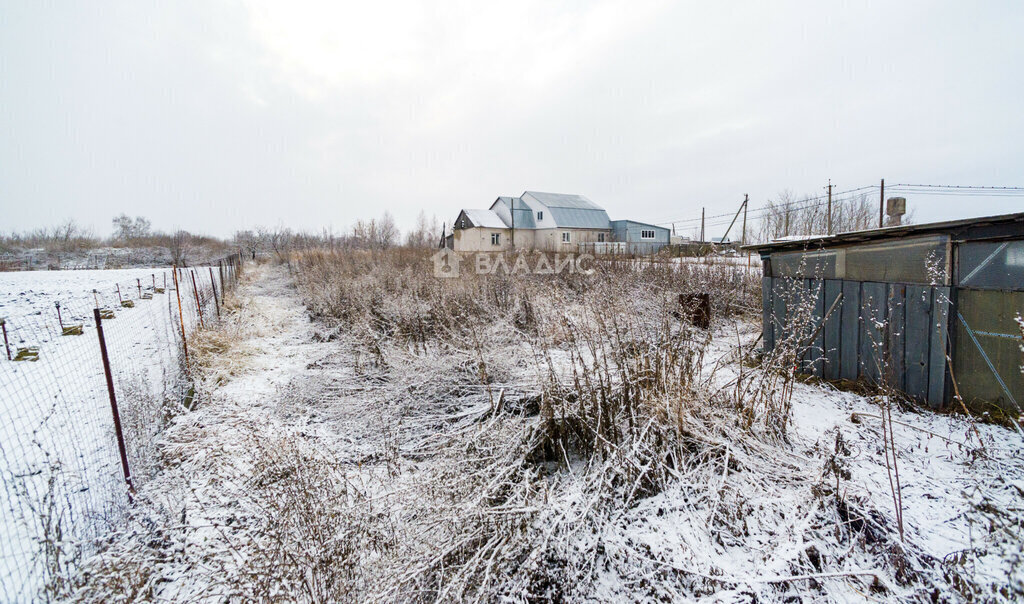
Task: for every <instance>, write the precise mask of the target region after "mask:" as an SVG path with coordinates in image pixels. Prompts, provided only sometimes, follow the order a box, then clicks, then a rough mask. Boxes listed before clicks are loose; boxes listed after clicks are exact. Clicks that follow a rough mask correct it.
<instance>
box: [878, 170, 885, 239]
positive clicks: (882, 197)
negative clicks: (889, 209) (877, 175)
mask: <svg viewBox="0 0 1024 604" xmlns="http://www.w3.org/2000/svg"><path fill="white" fill-rule="evenodd" d="M884 212H885V179H884V178H883V179H882V188H881V189H879V192H878V228H882V214H883V213H884Z"/></svg>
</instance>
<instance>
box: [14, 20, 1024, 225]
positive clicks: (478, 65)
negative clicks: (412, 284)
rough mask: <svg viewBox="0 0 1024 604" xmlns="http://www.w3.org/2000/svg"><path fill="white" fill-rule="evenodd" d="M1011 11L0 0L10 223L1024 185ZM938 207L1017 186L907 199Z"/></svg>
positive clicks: (227, 219)
mask: <svg viewBox="0 0 1024 604" xmlns="http://www.w3.org/2000/svg"><path fill="white" fill-rule="evenodd" d="M1021 32H1024V8H1022V7H1021V5H1019V4H1017V3H1013V2H980V3H974V2H971V3H968V2H867V3H865V2H798V3H790V2H786V3H781V2H772V3H764V2H750V3H740V2H729V3H720V2H693V3H677V2H657V1H654V2H648V1H646V0H629V1H623V2H618V1H603V2H602V1H598V2H559V1H532V0H526V1H524V0H516V1H514V2H508V1H505V2H479V1H466V2H444V3H442V2H429V3H414V2H402V1H398V2H391V1H380V0H375V1H373V2H359V3H341V2H322V3H320V2H298V1H294V0H293V1H289V2H269V1H248V2H245V1H243V2H234V1H230V2H227V1H221V0H198V1H178V2H162V1H161V2H156V1H152V2H150V1H139V0H132V1H125V2H102V1H89V2H84V1H83V2H38V1H35V0H30V1H24V2H20V1H12V0H0V231H6V230H12V229H17V230H22V229H27V228H31V227H35V226H41V225H44V224H53V223H56V222H58V221H59V220H62V219H65V218H69V217H70V218H74V219H76V220H78V221H79V222H81V223H83V224H86V225H90V226H92V227H93V228H94V229H95V230H96V231H97V232H98V233H99V234H106V233H108V232H109V225H110V217H111V216H112V215H114V214H117V213H120V212H127V213H129V214H142V215H145V216H147V217H149V218H150V219H152V221H153V222H154V225H156V226H158V227H161V228H164V229H169V228H171V227H183V228H187V229H190V230H196V231H203V232H207V233H212V234H218V235H225V234H229V233H230V232H232V231H233V230H235V229H236V228H238V227H244V226H253V225H256V224H267V225H276V224H284V225H286V226H291V227H293V228H301V229H320V228H324V227H333V228H334V229H335V230H336V231H338V230H341V229H344V228H346V227H347V226H348V225H350V224H351V223H352V222H353V221H354V220H355V219H357V218H360V217H370V216H374V215H378V214H380V213H381V212H383V211H384V210H385V209H388V210H390V211H391V212H392V213H393V214H394V215H395V217H396V218H397V219H398V221H399V223H400V225H401V226H403V227H408V226H410V225H411V224H412V223H413V221H414V218H415V216H416V214H417V213H418V212H419V211H420V210H421V209H423V210H426V211H427V212H428V213H431V214H436V215H437V216H438V217H439V219H442V220H451V219H453V218H454V216H455V214H456V213H457V211H458V209H459V208H460V207H486V206H487V205H488V204H489V203H490V202H491V201H492V200H493V199H494V198H495V197H496V196H498V195H509V194H519V193H520V192H522V191H523V190H524V189H535V190H542V191H557V192H572V193H583V194H585V195H587V196H589V197H590V198H591V199H593V200H595V201H597V202H598V203H600V204H602V205H604V206H605V207H607V208H608V210H609V213H610V214H611V215H612V218H625V217H629V218H633V219H638V220H645V221H649V222H663V221H666V220H669V219H675V218H693V217H695V216H698V217H699V215H700V208H701V207H702V206H707V207H708V212H709V214H718V213H722V212H723V211H727V210H730V209H732V208H734V207H735V206H736V205H737V204H738V202H739V200H741V199H742V197H743V194H744V193H749V194H750V196H751V207H756V206H758V205H760V204H762V203H764V201H765V200H766V199H768V198H771V197H772V196H774V195H776V194H777V193H778V192H779V191H780V190H782V189H791V190H793V191H794V192H795V193H798V194H803V193H807V194H815V195H816V194H819V193H820V192H821V191H822V188H823V187H824V185H825V184H826V182H827V180H828V179H829V178H831V179H832V182H833V183H834V184H835V185H836V186H837V187H838V189H839V190H842V189H844V188H853V187H858V186H862V185H870V184H873V183H877V182H878V180H879V179H880V178H883V177H884V178H885V179H886V181H887V183H936V184H972V185H1024V173H1022V170H1021V168H1022V166H1024V142H1022V134H1024V117H1022V107H1024V98H1022V92H1024V84H1022V79H1021V75H1022V73H1024V72H1022V66H1024V42H1022V40H1024V36H1022V33H1021ZM908 197H909V199H908V201H909V204H910V206H911V207H912V208H913V209H914V211H915V212H916V218H917V220H918V221H929V220H932V219H947V218H956V217H966V216H976V215H982V214H992V213H1002V212H1010V211H1019V210H1022V209H1024V207H1022V206H1024V198H1010V199H1006V198H1003V199H999V198H977V199H970V198H962V197H922V196H908Z"/></svg>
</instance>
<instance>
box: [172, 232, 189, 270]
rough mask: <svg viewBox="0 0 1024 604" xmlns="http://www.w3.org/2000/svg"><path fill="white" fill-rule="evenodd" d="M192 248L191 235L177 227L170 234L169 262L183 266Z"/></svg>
mask: <svg viewBox="0 0 1024 604" xmlns="http://www.w3.org/2000/svg"><path fill="white" fill-rule="evenodd" d="M191 248H192V235H191V234H190V233H189V232H188V231H183V230H181V229H178V230H177V231H175V232H174V234H173V235H171V238H170V241H169V242H168V249H169V251H170V252H171V263H172V264H174V266H185V264H186V262H187V261H188V254H189V252H190V251H191Z"/></svg>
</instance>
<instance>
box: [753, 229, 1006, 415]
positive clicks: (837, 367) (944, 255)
mask: <svg viewBox="0 0 1024 604" xmlns="http://www.w3.org/2000/svg"><path fill="white" fill-rule="evenodd" d="M747 249H752V250H755V251H757V252H758V253H759V254H760V255H761V259H762V260H763V263H764V278H763V284H764V289H763V300H762V301H763V309H762V313H763V338H764V342H765V350H766V351H770V350H772V349H773V348H774V346H775V344H776V342H779V341H781V340H783V339H784V338H786V337H787V336H790V335H791V331H792V330H791V323H792V317H793V314H794V313H795V312H796V309H799V308H806V309H809V314H810V316H811V323H812V326H813V329H812V330H810V333H811V336H809V337H812V338H813V339H812V340H811V341H809V342H806V344H808V348H807V351H806V354H805V355H804V359H803V370H804V371H806V372H807V373H811V374H814V375H816V376H819V377H822V378H825V379H828V380H863V381H867V382H872V383H876V384H877V383H883V382H884V383H886V384H889V385H892V386H894V387H895V388H897V389H898V390H901V391H903V392H905V393H906V394H908V395H910V396H911V397H913V398H915V399H918V400H921V401H925V402H927V403H929V404H930V405H931V406H933V407H936V408H938V407H941V406H943V405H945V404H948V403H949V402H950V401H951V400H953V397H954V393H955V391H957V390H958V391H959V393H960V395H961V396H962V397H963V399H964V401H965V403H967V404H968V405H969V406H971V407H972V408H973V409H975V410H977V411H986V410H989V411H991V410H995V409H997V408H998V409H999V410H1001V411H1002V412H1004V413H1009V414H1012V415H1017V414H1019V413H1020V409H1021V407H1020V406H1021V405H1022V404H1024V374H1022V372H1021V366H1022V365H1024V352H1022V346H1024V336H1022V327H1021V325H1020V323H1019V322H1018V321H1017V317H1018V316H1021V317H1024V213H1018V214H1007V215H1002V216H990V217H986V218H973V219H969V220H958V221H952V222H941V223H932V224H922V225H907V226H896V227H889V228H883V229H874V230H869V231H858V232H850V233H840V234H838V235H833V236H829V237H813V238H808V239H802V240H798V241H790V240H787V241H779V242H773V243H769V244H762V245H754V246H749V247H748V248H747ZM829 311H831V312H829ZM822 319H824V325H823V326H821V328H820V329H819V328H818V325H820V324H821V321H822ZM814 322H817V323H816V324H814ZM806 323H807V322H804V324H802V325H801V328H804V329H806ZM947 355H948V356H949V359H948V360H947Z"/></svg>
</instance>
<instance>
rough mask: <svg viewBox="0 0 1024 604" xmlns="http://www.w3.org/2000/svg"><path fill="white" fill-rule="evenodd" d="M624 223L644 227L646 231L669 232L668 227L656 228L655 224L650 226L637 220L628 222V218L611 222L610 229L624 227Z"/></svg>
mask: <svg viewBox="0 0 1024 604" xmlns="http://www.w3.org/2000/svg"><path fill="white" fill-rule="evenodd" d="M626 223H629V224H636V225H639V226H642V227H645V228H648V229H655V230H657V231H668V230H669V228H668V227H663V226H658V225H656V224H651V223H649V222H640V221H639V220H629V219H628V218H627V219H623V220H613V221H612V228H615V227H617V226H618V225H620V224H622V225H625V224H626Z"/></svg>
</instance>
